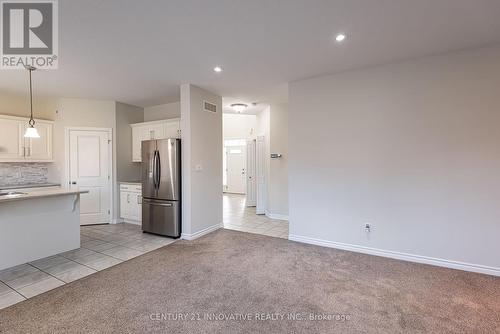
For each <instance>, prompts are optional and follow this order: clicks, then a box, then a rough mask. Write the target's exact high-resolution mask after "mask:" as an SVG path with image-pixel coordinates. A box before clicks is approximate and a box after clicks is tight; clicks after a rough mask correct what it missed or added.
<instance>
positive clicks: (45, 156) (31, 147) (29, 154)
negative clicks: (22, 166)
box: [25, 121, 53, 161]
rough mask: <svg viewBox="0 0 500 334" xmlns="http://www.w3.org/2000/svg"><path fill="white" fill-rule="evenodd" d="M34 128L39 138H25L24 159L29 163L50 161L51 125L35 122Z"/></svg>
mask: <svg viewBox="0 0 500 334" xmlns="http://www.w3.org/2000/svg"><path fill="white" fill-rule="evenodd" d="M26 126H28V125H26ZM35 127H36V129H37V130H38V134H39V135H40V138H26V141H25V143H26V159H27V160H30V161H51V160H52V127H53V126H52V123H48V122H43V121H37V122H36V123H35Z"/></svg>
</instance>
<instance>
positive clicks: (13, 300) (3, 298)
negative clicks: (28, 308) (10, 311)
mask: <svg viewBox="0 0 500 334" xmlns="http://www.w3.org/2000/svg"><path fill="white" fill-rule="evenodd" d="M23 300H26V298H24V297H23V296H21V295H20V294H19V293H17V292H16V291H14V290H11V291H9V292H7V293H5V294H3V295H0V310H1V309H3V308H6V307H9V306H11V305H14V304H17V303H19V302H22V301H23Z"/></svg>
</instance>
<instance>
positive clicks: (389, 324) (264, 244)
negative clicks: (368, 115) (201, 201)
mask: <svg viewBox="0 0 500 334" xmlns="http://www.w3.org/2000/svg"><path fill="white" fill-rule="evenodd" d="M178 313H185V314H187V316H186V318H184V316H183V317H180V316H178V315H177V314H178ZM310 314H313V315H315V316H316V317H317V318H316V320H314V321H312V320H309V316H310ZM321 316H322V317H323V320H319V319H318V317H321ZM193 317H194V319H193ZM282 317H283V318H282ZM224 318H227V320H224ZM325 318H326V319H325ZM0 332H1V333H144V332H158V333H160V332H170V333H429V332H433V333H499V332H500V278H495V277H491V276H486V275H479V274H472V273H466V272H462V271H456V270H449V269H442V268H437V267H431V266H426V265H419V264H412V263H406V262H401V261H395V260H389V259H385V258H380V257H374V256H367V255H361V254H356V253H350V252H344V251H338V250H334V249H328V248H322V247H316V246H310V245H304V244H300V243H295V242H290V241H287V240H283V239H278V238H271V237H265V236H259V235H255V234H247V233H242V232H236V231H228V230H219V231H217V232H214V233H212V234H209V235H207V236H205V237H202V238H200V239H198V240H196V241H191V242H188V241H179V242H176V243H174V244H172V245H169V246H166V247H164V248H161V249H159V250H156V251H154V252H151V253H148V254H146V255H143V256H140V257H138V258H135V259H132V260H130V261H127V262H125V263H122V264H120V265H117V266H115V267H112V268H110V269H107V270H104V271H102V272H98V273H97V274H94V275H92V276H89V277H86V278H84V279H81V280H79V281H76V282H73V283H70V284H67V285H65V286H62V287H60V288H57V289H55V290H52V291H49V292H47V293H44V294H42V295H39V296H37V297H34V298H32V299H29V300H27V301H24V302H22V303H19V304H16V305H14V306H12V307H10V308H7V309H4V310H2V311H0Z"/></svg>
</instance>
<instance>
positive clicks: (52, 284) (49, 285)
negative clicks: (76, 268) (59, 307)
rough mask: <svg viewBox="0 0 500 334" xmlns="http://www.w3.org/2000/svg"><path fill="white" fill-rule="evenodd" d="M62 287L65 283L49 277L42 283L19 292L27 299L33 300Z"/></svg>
mask: <svg viewBox="0 0 500 334" xmlns="http://www.w3.org/2000/svg"><path fill="white" fill-rule="evenodd" d="M61 285H64V282H62V281H60V280H58V279H56V278H54V277H49V278H46V279H44V280H42V281H40V282H37V283H34V284H31V285H28V286H26V287H24V288H22V289H19V290H17V292H19V293H20V294H21V295H23V296H24V297H26V298H31V297H34V296H36V295H39V294H41V293H44V292H46V291H49V290H52V289H55V288H57V287H59V286H61Z"/></svg>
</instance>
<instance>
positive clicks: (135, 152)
mask: <svg viewBox="0 0 500 334" xmlns="http://www.w3.org/2000/svg"><path fill="white" fill-rule="evenodd" d="M143 137H144V132H143V129H142V127H140V126H134V127H133V128H132V161H134V162H141V141H142V140H143Z"/></svg>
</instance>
